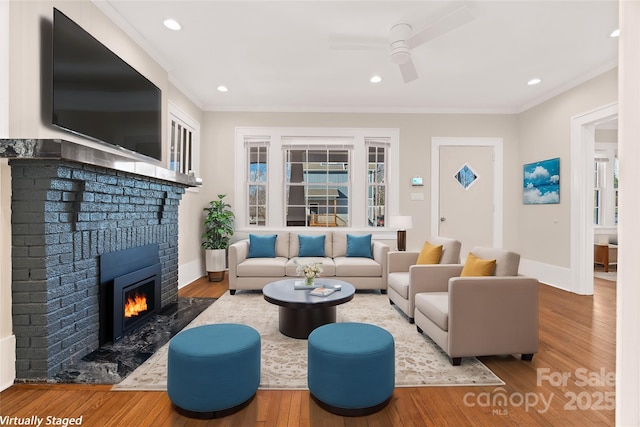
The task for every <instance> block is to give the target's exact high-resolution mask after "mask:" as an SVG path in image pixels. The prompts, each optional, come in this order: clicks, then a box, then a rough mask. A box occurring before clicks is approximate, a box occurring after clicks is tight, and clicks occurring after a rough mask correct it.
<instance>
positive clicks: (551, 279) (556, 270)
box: [519, 259, 571, 292]
mask: <svg viewBox="0 0 640 427" xmlns="http://www.w3.org/2000/svg"><path fill="white" fill-rule="evenodd" d="M519 272H520V274H522V275H524V276H530V277H535V278H536V279H538V281H540V282H542V283H544V284H546V285H549V286H553V287H554V288H558V289H562V290H565V291H568V292H571V270H570V269H568V268H565V267H558V266H557V265H551V264H544V263H542V262H538V261H531V260H527V259H520V269H519Z"/></svg>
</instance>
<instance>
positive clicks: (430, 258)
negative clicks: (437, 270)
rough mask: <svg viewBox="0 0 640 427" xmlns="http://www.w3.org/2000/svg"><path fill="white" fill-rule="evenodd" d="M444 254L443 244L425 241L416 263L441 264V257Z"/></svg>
mask: <svg viewBox="0 0 640 427" xmlns="http://www.w3.org/2000/svg"><path fill="white" fill-rule="evenodd" d="M441 256H442V245H438V246H436V245H432V244H431V243H429V242H424V245H422V250H421V251H420V253H419V254H418V260H417V261H416V264H440V257H441Z"/></svg>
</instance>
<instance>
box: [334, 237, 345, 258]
mask: <svg viewBox="0 0 640 427" xmlns="http://www.w3.org/2000/svg"><path fill="white" fill-rule="evenodd" d="M346 255H347V233H340V232H333V257H334V258H337V257H339V256H346Z"/></svg>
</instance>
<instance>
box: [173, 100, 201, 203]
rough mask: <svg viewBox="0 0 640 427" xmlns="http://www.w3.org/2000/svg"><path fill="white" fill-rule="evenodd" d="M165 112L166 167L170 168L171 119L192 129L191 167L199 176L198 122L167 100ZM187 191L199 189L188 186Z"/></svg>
mask: <svg viewBox="0 0 640 427" xmlns="http://www.w3.org/2000/svg"><path fill="white" fill-rule="evenodd" d="M167 110H168V112H167V116H168V119H167V146H166V161H165V165H166V167H167V169H171V165H170V164H169V162H170V161H171V121H172V120H173V119H175V120H178V121H179V122H182V123H183V124H184V125H186V126H188V127H190V128H191V129H192V130H193V140H192V145H191V167H192V169H191V170H192V171H193V173H194V175H195V176H196V177H200V123H199V122H198V121H197V120H196V119H194V118H193V117H191V116H190V115H189V114H187V113H185V112H184V110H182V109H181V108H180V107H178V106H177V105H175V104H174V103H172V102H171V101H169V103H168V109H167ZM187 191H195V192H197V191H199V188H198V187H189V188H187Z"/></svg>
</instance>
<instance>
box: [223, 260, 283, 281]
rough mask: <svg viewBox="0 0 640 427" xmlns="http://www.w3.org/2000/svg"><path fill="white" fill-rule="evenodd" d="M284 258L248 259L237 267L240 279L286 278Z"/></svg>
mask: <svg viewBox="0 0 640 427" xmlns="http://www.w3.org/2000/svg"><path fill="white" fill-rule="evenodd" d="M287 261H289V260H288V259H287V258H284V257H275V258H247V259H245V260H244V261H242V262H241V263H240V264H238V265H237V267H236V272H237V275H238V277H284V271H285V265H286V264H287Z"/></svg>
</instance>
